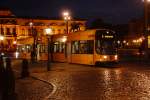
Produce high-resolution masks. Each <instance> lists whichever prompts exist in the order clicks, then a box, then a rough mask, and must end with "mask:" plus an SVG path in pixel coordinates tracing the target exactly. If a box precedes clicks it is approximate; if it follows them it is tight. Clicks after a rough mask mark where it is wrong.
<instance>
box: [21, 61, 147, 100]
mask: <svg viewBox="0 0 150 100" xmlns="http://www.w3.org/2000/svg"><path fill="white" fill-rule="evenodd" d="M18 69H19V68H18ZM149 72H150V66H149V64H145V63H143V62H142V63H140V62H138V63H137V62H133V63H127V62H121V63H120V64H118V65H115V66H112V68H111V67H104V66H99V67H97V66H87V65H75V64H67V63H52V64H51V70H50V71H49V72H47V71H46V63H37V64H34V65H33V64H30V73H31V75H32V76H34V77H37V78H39V79H42V80H45V81H47V82H50V83H51V84H52V86H53V90H52V92H51V93H49V94H48V95H47V98H49V99H48V100H150V88H149V87H150V73H149Z"/></svg>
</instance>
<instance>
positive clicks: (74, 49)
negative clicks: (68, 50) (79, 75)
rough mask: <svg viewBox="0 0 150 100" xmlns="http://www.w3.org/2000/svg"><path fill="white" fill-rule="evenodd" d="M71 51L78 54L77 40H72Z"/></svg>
mask: <svg viewBox="0 0 150 100" xmlns="http://www.w3.org/2000/svg"><path fill="white" fill-rule="evenodd" d="M72 53H73V54H78V53H79V42H78V41H73V42H72Z"/></svg>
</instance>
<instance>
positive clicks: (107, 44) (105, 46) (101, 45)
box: [95, 40, 116, 55]
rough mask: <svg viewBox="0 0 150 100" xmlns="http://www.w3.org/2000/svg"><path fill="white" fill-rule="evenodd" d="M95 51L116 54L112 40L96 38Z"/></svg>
mask: <svg viewBox="0 0 150 100" xmlns="http://www.w3.org/2000/svg"><path fill="white" fill-rule="evenodd" d="M95 49H96V52H97V54H103V55H114V54H116V45H115V41H114V40H96V48H95Z"/></svg>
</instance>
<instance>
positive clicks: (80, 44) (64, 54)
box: [52, 29, 118, 65]
mask: <svg viewBox="0 0 150 100" xmlns="http://www.w3.org/2000/svg"><path fill="white" fill-rule="evenodd" d="M52 44H53V49H52V60H53V61H54V62H68V63H76V64H86V65H95V64H97V63H107V62H118V55H117V42H116V34H115V32H113V31H111V30H106V29H92V30H86V31H79V32H74V33H70V34H68V35H54V36H53V37H52Z"/></svg>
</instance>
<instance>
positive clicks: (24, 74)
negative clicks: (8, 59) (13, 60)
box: [21, 59, 29, 78]
mask: <svg viewBox="0 0 150 100" xmlns="http://www.w3.org/2000/svg"><path fill="white" fill-rule="evenodd" d="M28 76H29V68H28V60H27V59H23V61H22V71H21V78H25V77H28Z"/></svg>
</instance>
